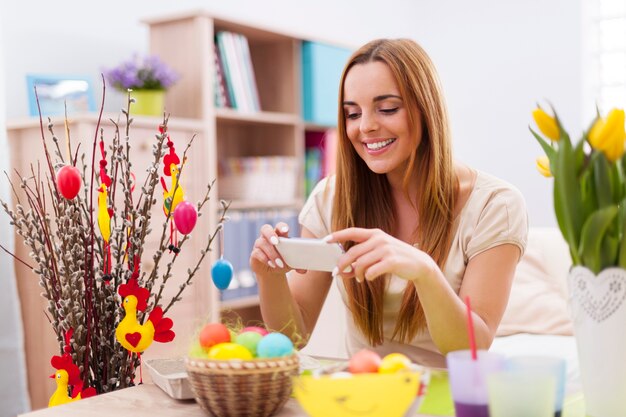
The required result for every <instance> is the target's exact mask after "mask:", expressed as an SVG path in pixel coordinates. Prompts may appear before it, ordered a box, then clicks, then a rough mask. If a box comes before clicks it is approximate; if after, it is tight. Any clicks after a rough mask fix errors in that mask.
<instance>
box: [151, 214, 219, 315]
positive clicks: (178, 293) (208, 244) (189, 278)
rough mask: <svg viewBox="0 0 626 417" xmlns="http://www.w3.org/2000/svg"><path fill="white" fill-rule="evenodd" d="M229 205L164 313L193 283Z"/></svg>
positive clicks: (164, 311)
mask: <svg viewBox="0 0 626 417" xmlns="http://www.w3.org/2000/svg"><path fill="white" fill-rule="evenodd" d="M229 206H230V203H228V205H222V216H221V217H220V220H219V222H218V224H217V227H216V228H215V231H213V234H212V235H211V237H210V238H209V241H208V242H207V245H206V247H205V248H204V249H203V250H202V251H201V252H200V253H201V255H200V259H198V262H197V263H196V266H195V267H194V268H193V270H190V271H188V272H187V280H186V281H185V283H184V284H183V285H181V286H180V288H179V290H178V292H177V293H176V295H175V296H174V297H172V299H171V300H170V302H169V304H168V305H167V307H165V309H164V310H163V314H165V313H166V312H167V311H168V310H169V309H170V307H172V305H174V303H176V302H177V301H179V300H180V295H181V294H182V293H183V291H184V290H185V288H186V287H187V286H189V285H190V284H191V279H192V278H193V276H194V275H195V274H196V272H198V269H199V268H200V264H201V263H202V260H203V259H204V257H205V256H206V254H207V253H208V252H210V251H211V244H212V243H213V240H215V237H216V236H217V234H218V233H219V231H220V230H221V229H222V228H223V227H224V221H225V220H226V211H227V210H228V207H229Z"/></svg>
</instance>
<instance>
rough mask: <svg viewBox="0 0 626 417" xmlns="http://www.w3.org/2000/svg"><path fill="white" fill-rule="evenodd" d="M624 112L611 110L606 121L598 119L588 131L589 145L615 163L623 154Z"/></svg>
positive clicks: (625, 133) (625, 135)
mask: <svg viewBox="0 0 626 417" xmlns="http://www.w3.org/2000/svg"><path fill="white" fill-rule="evenodd" d="M625 140H626V131H625V128H624V110H621V109H613V110H611V111H610V112H609V115H608V116H607V117H606V119H598V120H597V121H596V122H595V123H594V125H593V127H592V128H591V130H590V131H589V143H590V144H591V146H592V147H593V148H594V149H597V150H599V151H602V152H603V153H604V155H605V156H606V158H607V159H608V160H609V161H611V162H615V161H617V160H618V159H620V158H621V157H622V155H623V154H624V141H625Z"/></svg>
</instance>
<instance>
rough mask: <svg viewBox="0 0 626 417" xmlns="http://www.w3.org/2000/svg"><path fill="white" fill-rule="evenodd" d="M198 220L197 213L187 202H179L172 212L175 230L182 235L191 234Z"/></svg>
mask: <svg viewBox="0 0 626 417" xmlns="http://www.w3.org/2000/svg"><path fill="white" fill-rule="evenodd" d="M197 220H198V211H197V210H196V207H195V206H194V205H193V204H191V203H190V202H189V201H181V202H180V203H178V205H177V206H176V209H175V210H174V224H175V225H176V229H178V231H179V232H180V233H182V234H184V235H188V234H189V233H191V231H192V230H193V228H194V227H195V226H196V221H197Z"/></svg>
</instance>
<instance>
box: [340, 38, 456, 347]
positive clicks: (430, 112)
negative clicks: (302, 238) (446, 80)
mask: <svg viewBox="0 0 626 417" xmlns="http://www.w3.org/2000/svg"><path fill="white" fill-rule="evenodd" d="M369 62H382V63H385V64H386V65H387V66H388V67H389V69H390V70H391V73H392V74H393V77H394V78H395V81H396V83H397V85H398V88H399V91H400V95H401V96H402V98H403V101H404V105H405V106H406V109H407V112H408V115H409V124H410V125H411V126H416V125H417V123H416V122H417V121H418V118H421V125H422V132H416V131H415V129H413V131H412V134H413V135H415V139H417V135H419V134H420V133H421V136H422V137H421V141H420V143H419V146H416V148H415V150H414V151H413V153H412V154H411V155H410V158H409V161H408V164H407V169H406V172H405V174H404V178H403V189H404V193H405V195H406V197H407V198H408V199H409V200H410V201H411V202H413V201H416V202H417V204H416V206H415V205H413V203H411V204H412V205H413V206H414V208H415V210H416V213H415V214H416V216H417V215H418V213H419V226H418V230H415V231H414V233H413V234H414V237H415V240H416V243H417V244H418V245H419V248H420V249H421V250H423V251H425V252H426V253H428V254H429V255H430V256H431V257H432V258H433V259H434V260H435V262H437V265H439V267H440V268H441V269H443V267H444V265H445V263H446V259H447V256H448V251H449V249H450V244H451V240H452V234H453V223H454V208H455V199H456V194H457V191H458V180H457V178H456V174H455V172H454V167H453V161H452V151H451V138H450V128H449V126H448V116H447V111H446V106H445V102H444V98H443V93H442V90H441V86H440V83H439V79H438V76H437V73H436V70H435V67H434V65H433V63H432V61H431V60H430V58H429V57H428V55H427V54H426V52H425V51H424V50H423V49H422V48H421V47H420V46H419V45H418V44H417V43H415V42H414V41H412V40H409V39H379V40H375V41H372V42H369V43H367V44H366V45H364V46H363V47H361V48H360V49H359V50H357V51H356V52H355V53H354V54H353V55H352V56H351V57H350V60H349V61H348V63H347V64H346V67H345V68H344V70H343V74H342V76H341V82H340V89H339V116H338V129H337V130H338V136H339V138H338V143H337V168H336V178H335V195H334V200H333V212H332V228H333V230H341V229H344V228H346V227H364V228H379V229H381V230H383V231H385V232H387V233H390V234H391V233H393V232H394V231H395V230H396V224H395V220H394V219H395V213H394V204H393V201H392V197H391V188H390V185H389V182H388V180H387V177H386V175H384V174H376V173H374V172H372V171H371V170H370V169H369V168H368V166H367V165H366V164H365V162H364V161H363V160H362V159H361V158H360V157H359V155H358V154H357V152H356V151H355V149H354V147H353V146H352V144H351V142H350V140H349V139H348V136H347V133H346V127H345V123H346V120H345V115H344V112H343V101H344V92H343V88H344V83H345V79H346V74H347V73H348V72H349V71H350V69H351V68H352V67H353V66H355V65H360V64H365V63H369ZM416 143H417V140H416ZM412 179H417V182H418V194H417V195H416V196H411V195H409V189H408V188H409V183H410V181H411V180H412ZM347 245H348V247H350V246H352V245H353V242H348V243H347ZM346 249H347V248H346ZM381 278H383V277H379V278H378V279H375V280H372V281H365V283H363V284H360V283H357V282H356V280H354V279H345V280H344V284H345V288H346V291H347V294H348V300H349V308H350V310H351V312H352V316H353V319H354V321H355V323H356V325H357V327H358V328H359V329H360V330H361V331H362V332H363V334H364V335H365V336H366V337H367V338H368V340H369V342H370V344H372V345H378V344H381V343H383V321H382V316H383V293H384V291H385V285H386V279H381ZM425 329H426V318H425V316H424V310H423V308H422V305H421V303H420V300H419V297H418V295H417V291H416V290H415V286H414V285H412V284H408V285H407V287H406V289H405V290H404V296H403V300H402V304H401V307H400V311H399V314H398V318H397V321H396V325H395V329H394V333H393V336H392V338H393V339H397V340H399V341H401V342H405V343H406V342H409V341H410V340H411V339H413V338H414V337H415V336H416V335H417V334H418V332H420V331H423V330H425Z"/></svg>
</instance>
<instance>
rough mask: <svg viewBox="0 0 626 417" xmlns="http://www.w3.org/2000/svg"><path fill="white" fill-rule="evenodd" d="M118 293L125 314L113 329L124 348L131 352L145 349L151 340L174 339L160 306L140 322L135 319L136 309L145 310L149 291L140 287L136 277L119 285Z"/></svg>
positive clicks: (169, 320) (170, 326)
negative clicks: (121, 299) (145, 319)
mask: <svg viewBox="0 0 626 417" xmlns="http://www.w3.org/2000/svg"><path fill="white" fill-rule="evenodd" d="M119 293H120V295H121V296H122V298H123V301H122V306H123V307H124V311H125V313H126V315H125V316H124V318H123V319H122V321H121V322H119V324H118V325H117V328H116V329H115V337H116V338H117V340H118V341H119V342H120V344H121V345H122V346H124V348H126V349H127V350H129V351H131V352H135V353H141V352H143V351H145V350H146V349H147V348H148V346H150V345H151V344H152V342H153V341H157V342H161V343H166V342H171V341H172V340H174V336H175V334H174V332H173V331H172V330H171V328H172V325H173V324H174V323H173V322H172V320H171V319H169V318H164V317H163V310H162V309H161V307H158V306H157V307H154V308H153V309H152V312H151V313H150V316H149V317H148V320H147V321H146V322H145V323H144V324H141V323H139V321H138V320H137V311H145V309H146V308H147V306H148V297H149V296H150V292H149V291H148V290H147V289H146V288H143V287H140V286H139V284H138V283H137V279H136V278H134V277H133V278H131V279H130V280H128V283H127V284H122V285H120V288H119Z"/></svg>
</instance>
